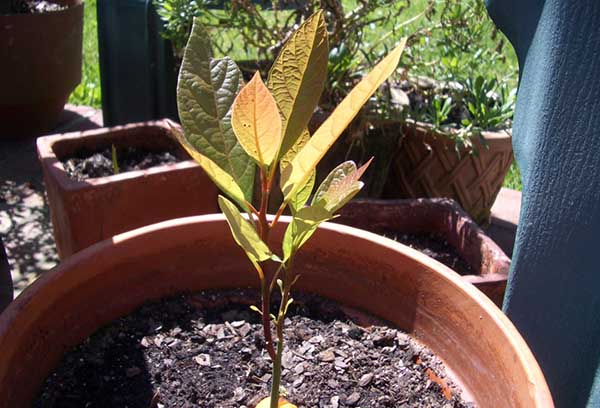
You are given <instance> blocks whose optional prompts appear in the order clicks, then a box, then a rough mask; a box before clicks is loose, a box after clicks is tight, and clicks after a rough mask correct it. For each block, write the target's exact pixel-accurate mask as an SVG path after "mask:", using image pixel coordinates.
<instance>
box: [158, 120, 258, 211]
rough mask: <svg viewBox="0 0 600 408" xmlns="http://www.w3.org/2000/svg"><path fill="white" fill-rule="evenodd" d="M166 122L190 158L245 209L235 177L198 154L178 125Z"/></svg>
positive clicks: (241, 192) (245, 204)
mask: <svg viewBox="0 0 600 408" xmlns="http://www.w3.org/2000/svg"><path fill="white" fill-rule="evenodd" d="M167 123H168V125H169V127H170V128H171V131H172V132H173V134H174V135H175V138H177V141H178V142H179V143H181V145H182V146H183V147H184V149H185V150H186V151H187V152H188V153H189V155H190V156H191V157H192V159H194V160H195V161H196V162H197V163H198V164H199V165H200V167H202V169H203V170H204V171H205V172H206V174H207V175H208V176H209V177H210V179H211V180H212V181H213V182H214V183H215V184H216V185H217V187H219V188H220V189H221V191H223V192H224V193H225V194H227V195H228V196H229V197H231V198H232V199H233V200H235V201H236V202H237V203H238V204H240V205H241V206H242V208H244V209H246V208H247V207H248V204H247V202H246V199H245V198H244V192H243V191H242V189H241V188H240V186H239V185H238V183H237V182H236V181H235V179H234V178H233V177H232V176H231V175H230V174H229V173H227V172H226V171H224V170H223V169H222V168H220V167H219V166H217V164H216V163H215V162H213V161H212V160H210V159H209V158H208V157H206V156H204V155H202V154H200V152H198V150H196V149H195V148H194V146H192V145H191V144H190V142H188V140H187V139H186V138H185V137H184V136H183V134H182V133H181V131H180V129H179V127H178V125H176V124H174V123H173V122H171V121H167Z"/></svg>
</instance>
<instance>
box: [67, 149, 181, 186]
mask: <svg viewBox="0 0 600 408" xmlns="http://www.w3.org/2000/svg"><path fill="white" fill-rule="evenodd" d="M179 161H180V160H179V159H178V158H177V157H176V156H175V155H174V154H173V153H172V152H169V151H158V152H154V151H146V150H142V149H137V148H134V147H128V148H126V149H123V150H119V151H118V152H117V162H118V164H119V171H120V172H121V173H122V172H126V171H133V170H144V169H148V168H150V167H154V166H160V165H163V164H172V163H177V162H179ZM62 164H63V167H64V168H65V170H66V172H67V174H68V175H69V176H70V177H71V178H73V179H76V180H80V181H82V180H87V179H90V178H96V177H107V176H112V175H113V174H114V171H113V163H112V151H111V149H105V150H103V151H101V152H96V153H93V154H88V153H82V154H79V155H77V156H76V157H72V158H69V159H67V160H65V161H63V162H62Z"/></svg>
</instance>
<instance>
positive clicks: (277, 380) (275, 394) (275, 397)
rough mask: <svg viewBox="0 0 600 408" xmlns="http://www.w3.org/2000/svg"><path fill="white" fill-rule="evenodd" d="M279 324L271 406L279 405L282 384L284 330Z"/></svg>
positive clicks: (274, 407) (273, 407)
mask: <svg viewBox="0 0 600 408" xmlns="http://www.w3.org/2000/svg"><path fill="white" fill-rule="evenodd" d="M281 323H282V324H278V325H277V356H276V358H275V360H274V361H273V375H272V378H271V379H272V381H271V407H270V408H278V407H279V386H280V385H281V357H282V355H283V331H282V330H280V326H282V325H283V322H281Z"/></svg>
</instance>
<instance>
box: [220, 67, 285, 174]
mask: <svg viewBox="0 0 600 408" xmlns="http://www.w3.org/2000/svg"><path fill="white" fill-rule="evenodd" d="M231 125H232V126H233V131H234V132H235V135H236V137H237V139H238V141H239V142H240V144H241V145H242V147H243V148H244V150H245V151H246V153H248V155H250V157H252V158H253V159H254V160H255V161H256V162H257V163H258V164H259V165H261V166H268V165H270V164H271V163H272V162H273V160H274V159H275V156H276V155H277V152H278V151H279V146H280V145H281V139H282V135H281V117H280V116H279V109H278V108H277V103H276V102H275V99H273V96H272V95H271V92H269V90H268V89H267V87H266V86H265V84H264V83H263V81H262V79H261V78H260V74H259V73H258V72H257V73H256V74H254V76H253V77H252V79H251V80H250V82H248V84H246V86H245V87H243V88H242V90H241V91H240V93H239V94H238V96H237V97H236V98H235V101H234V102H233V113H232V118H231Z"/></svg>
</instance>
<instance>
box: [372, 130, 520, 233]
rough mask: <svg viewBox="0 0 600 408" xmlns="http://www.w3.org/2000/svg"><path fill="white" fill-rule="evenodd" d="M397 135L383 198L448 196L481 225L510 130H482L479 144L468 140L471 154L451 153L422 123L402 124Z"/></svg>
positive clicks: (500, 175) (506, 158) (506, 164)
mask: <svg viewBox="0 0 600 408" xmlns="http://www.w3.org/2000/svg"><path fill="white" fill-rule="evenodd" d="M403 134H404V137H403V138H400V140H401V144H400V145H399V148H398V150H397V152H396V154H395V157H394V158H393V162H392V165H391V166H390V173H389V176H388V179H387V183H386V185H385V187H384V193H383V198H390V199H393V198H434V197H446V198H451V199H453V200H455V201H456V202H457V203H458V204H460V206H461V207H462V208H463V209H464V210H465V211H466V212H467V213H468V214H469V215H470V216H471V217H472V218H473V219H474V220H475V221H476V222H479V223H482V222H487V221H488V220H489V217H490V210H491V208H492V205H493V204H494V201H495V200H496V196H497V195H498V193H499V192H500V189H501V188H502V183H503V182H504V177H505V176H506V173H507V172H508V170H509V168H510V165H511V163H512V161H513V151H512V137H511V134H510V132H508V131H500V132H483V133H482V137H483V142H482V141H481V140H480V139H479V138H477V137H474V138H473V139H472V142H473V146H474V148H475V152H474V153H471V152H470V151H469V150H468V149H461V150H460V152H457V151H456V144H455V142H454V141H452V140H451V139H449V138H448V137H447V136H444V135H439V134H437V133H435V131H434V130H433V128H432V127H431V126H430V125H427V124H424V123H407V124H406V125H405V126H404V127H403Z"/></svg>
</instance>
